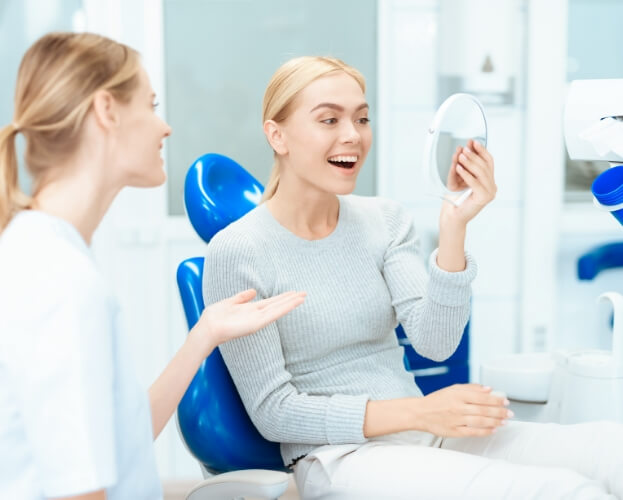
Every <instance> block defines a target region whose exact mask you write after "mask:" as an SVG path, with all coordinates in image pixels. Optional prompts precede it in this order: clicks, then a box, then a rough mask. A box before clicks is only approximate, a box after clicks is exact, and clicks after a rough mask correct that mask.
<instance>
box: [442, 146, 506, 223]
mask: <svg viewBox="0 0 623 500" xmlns="http://www.w3.org/2000/svg"><path fill="white" fill-rule="evenodd" d="M493 171H494V165H493V157H492V156H491V154H490V153H489V152H488V151H487V149H486V148H485V147H484V146H483V145H482V144H480V143H479V142H477V141H474V140H471V139H470V140H469V141H467V145H466V146H465V147H458V148H457V150H456V151H455V152H454V155H453V156H452V165H451V167H450V172H449V174H448V188H449V189H450V190H452V191H458V190H462V189H465V188H467V187H470V188H472V194H471V195H470V196H469V197H468V198H467V199H466V200H465V201H464V202H463V203H462V204H461V205H460V206H458V207H457V206H454V205H453V204H451V203H444V204H443V206H442V208H441V223H442V224H443V223H444V221H448V223H450V224H457V223H458V224H464V225H465V224H467V223H468V222H469V221H470V220H472V219H473V218H474V217H475V216H476V214H478V212H480V211H481V210H482V209H483V208H484V206H485V205H487V204H488V203H489V202H491V200H493V198H495V194H496V193H497V186H496V185H495V179H494V176H493Z"/></svg>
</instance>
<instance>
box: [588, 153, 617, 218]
mask: <svg viewBox="0 0 623 500" xmlns="http://www.w3.org/2000/svg"><path fill="white" fill-rule="evenodd" d="M591 191H592V192H593V196H594V202H595V205H597V206H598V207H599V208H601V209H603V210H607V211H608V212H610V213H611V214H612V215H613V216H614V218H615V219H616V220H618V221H619V224H621V225H623V165H617V166H616V167H612V168H609V169H608V170H605V171H604V172H602V173H601V174H599V175H598V176H597V178H596V179H595V180H594V181H593V185H592V186H591Z"/></svg>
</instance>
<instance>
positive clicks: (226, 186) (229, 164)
mask: <svg viewBox="0 0 623 500" xmlns="http://www.w3.org/2000/svg"><path fill="white" fill-rule="evenodd" d="M263 192H264V187H263V186H262V185H261V184H260V183H259V182H258V181H257V180H256V179H255V178H254V177H253V176H252V175H251V174H250V173H249V172H247V171H246V170H245V169H244V168H243V167H242V166H241V165H240V164H238V163H236V162H235V161H234V160H232V159H231V158H228V157H227V156H223V155H219V154H216V153H208V154H205V155H203V156H200V157H199V158H198V159H197V160H195V161H194V162H193V164H192V165H191V166H190V168H189V169H188V172H187V174H186V180H185V182H184V205H185V206H186V213H187V214H188V218H189V219H190V222H191V224H192V226H193V228H195V231H197V234H199V236H200V237H201V238H202V239H203V240H204V241H205V242H206V243H207V242H209V241H210V240H211V239H212V237H213V236H214V235H215V234H216V233H218V232H219V231H220V230H221V229H223V228H224V227H225V226H227V225H228V224H230V223H231V222H233V221H235V220H237V219H239V218H240V217H242V216H243V215H244V214H246V213H247V212H248V211H250V210H251V209H253V208H255V207H256V206H257V205H258V203H259V202H260V200H261V198H262V193H263Z"/></svg>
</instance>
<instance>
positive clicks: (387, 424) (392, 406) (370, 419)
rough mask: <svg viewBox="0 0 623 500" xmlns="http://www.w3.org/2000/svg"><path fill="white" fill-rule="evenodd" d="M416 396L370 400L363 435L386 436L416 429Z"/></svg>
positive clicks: (368, 436) (369, 436)
mask: <svg viewBox="0 0 623 500" xmlns="http://www.w3.org/2000/svg"><path fill="white" fill-rule="evenodd" d="M416 405H417V399H416V398H399V399H387V400H379V401H368V404H367V406H366V415H365V418H364V422H363V435H364V436H365V437H366V438H371V437H376V436H384V435H386V434H393V433H394V432H402V431H409V430H425V429H416V427H417V421H416V419H414V411H413V410H414V406H416Z"/></svg>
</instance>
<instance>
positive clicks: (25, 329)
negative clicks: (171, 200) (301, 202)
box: [0, 33, 303, 500]
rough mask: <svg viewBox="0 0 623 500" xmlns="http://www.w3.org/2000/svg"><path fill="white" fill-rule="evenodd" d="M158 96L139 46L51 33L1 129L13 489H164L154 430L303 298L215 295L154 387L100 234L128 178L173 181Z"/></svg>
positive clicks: (2, 353) (4, 412)
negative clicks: (122, 319)
mask: <svg viewBox="0 0 623 500" xmlns="http://www.w3.org/2000/svg"><path fill="white" fill-rule="evenodd" d="M154 99H155V96H154V92H153V90H152V89H151V85H150V83H149V79H148V77H147V74H146V72H145V70H144V69H143V68H142V66H141V64H140V61H139V56H138V54H137V53H136V52H135V51H134V50H133V49H131V48H129V47H127V46H125V45H122V44H120V43H116V42H114V41H112V40H110V39H107V38H104V37H101V36H98V35H93V34H75V33H52V34H49V35H46V36H44V37H42V38H41V39H40V40H38V41H37V42H36V43H35V44H33V46H32V47H30V49H29V50H28V51H27V53H26V54H25V56H24V58H23V60H22V63H21V66H20V69H19V74H18V78H17V88H16V94H15V114H14V121H13V123H12V124H10V125H8V126H6V127H4V128H2V129H0V498H6V499H9V498H15V499H17V498H19V499H29V500H30V499H43V498H51V497H54V498H65V497H71V498H74V499H92V500H96V499H98V500H100V499H104V498H109V499H130V498H131V499H133V500H135V499H154V498H161V496H162V493H161V488H160V482H159V480H158V477H157V474H156V467H155V460H154V453H153V445H152V441H153V439H155V437H157V436H158V434H159V433H160V431H161V430H162V429H163V427H164V425H165V424H166V422H167V421H168V419H169V418H170V416H171V415H172V413H173V411H174V410H175V408H176V406H177V404H178V403H179V401H180V399H181V397H182V396H183V394H184V392H185V390H186V388H187V386H188V384H189V383H190V381H191V379H192V377H193V376H194V374H195V373H196V371H197V369H198V367H199V365H200V363H201V362H202V361H203V359H204V358H205V357H206V356H207V355H208V354H209V353H210V352H211V351H212V349H214V348H215V347H216V346H217V345H218V344H219V343H221V342H223V341H225V340H228V339H231V338H234V337H238V336H241V335H245V334H248V333H250V332H252V331H255V330H257V329H258V328H261V327H263V326H265V325H266V324H268V323H269V322H271V321H274V320H275V319H276V318H278V317H280V316H282V315H283V314H285V313H287V312H288V311H290V310H291V309H293V308H294V307H296V306H297V305H299V304H300V303H301V302H302V301H303V294H302V293H294V292H292V293H285V294H282V295H280V296H277V297H273V298H270V299H268V300H262V301H256V302H251V300H252V299H253V298H254V297H255V291H254V290H246V291H243V292H241V293H238V294H237V295H235V296H234V297H231V298H228V299H226V300H223V301H221V302H218V303H216V304H213V305H211V306H209V307H208V308H207V309H206V310H205V312H204V313H203V315H202V317H201V319H200V320H199V322H198V323H197V325H196V326H195V327H194V328H193V329H192V331H191V332H190V334H189V335H188V337H187V340H186V341H185V343H184V345H183V346H182V347H181V349H180V350H179V351H178V352H177V354H176V355H175V357H174V358H173V359H172V361H171V362H170V364H169V365H168V366H167V367H166V369H165V370H164V371H163V373H162V374H161V375H160V377H158V379H157V380H156V381H155V382H154V384H153V385H152V386H151V388H150V390H149V396H147V394H145V393H144V392H143V390H142V389H141V388H140V387H139V385H138V383H137V380H136V378H135V376H134V374H133V372H132V368H133V366H132V362H131V360H130V359H129V358H128V353H127V348H126V347H127V346H126V344H127V338H126V336H125V335H124V334H123V333H122V332H121V331H120V328H119V321H118V314H117V313H118V307H117V304H116V301H115V299H114V297H113V296H112V295H111V294H110V292H109V291H108V289H107V287H106V285H105V283H104V280H103V278H102V276H101V275H100V273H99V272H98V270H97V268H96V266H95V264H94V262H93V259H92V256H91V252H90V249H89V245H90V242H91V238H92V236H93V232H94V231H95V229H96V228H97V226H98V224H99V223H100V221H101V220H102V217H103V216H104V214H105V213H106V211H107V209H108V207H109V206H110V204H111V202H112V201H113V199H114V198H115V196H116V195H117V193H118V192H119V191H120V190H121V189H122V188H123V187H125V186H140V187H150V186H158V185H160V184H162V183H163V182H164V181H165V173H164V171H163V168H162V166H163V161H162V159H161V157H160V149H161V147H162V142H163V140H164V139H165V138H166V137H167V136H168V135H169V134H170V133H171V129H170V127H169V126H168V125H167V124H166V123H165V122H164V121H162V120H161V119H160V118H159V117H158V116H157V115H156V114H155V112H154V107H155V105H156V104H155V102H154ZM18 134H23V136H24V138H25V140H26V152H25V163H26V166H27V168H28V169H29V171H30V174H31V175H32V178H33V181H34V189H33V195H32V196H27V195H25V194H24V193H22V192H21V191H20V190H19V188H18V178H17V177H18V175H17V161H16V149H15V140H16V136H17V135H18Z"/></svg>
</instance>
